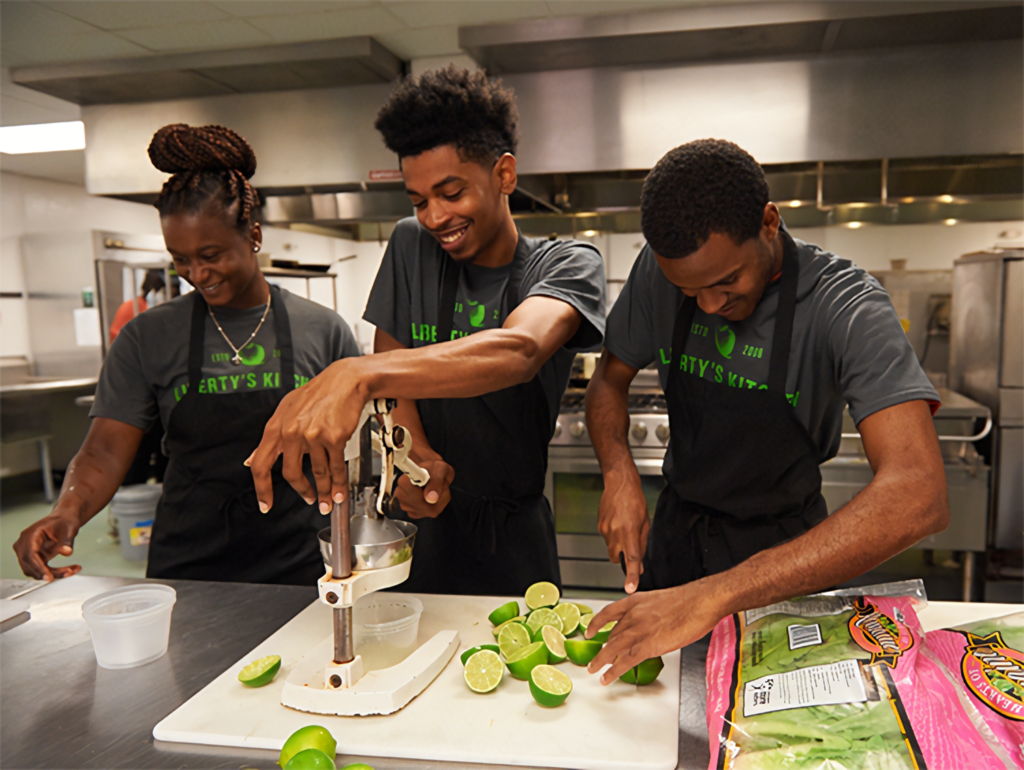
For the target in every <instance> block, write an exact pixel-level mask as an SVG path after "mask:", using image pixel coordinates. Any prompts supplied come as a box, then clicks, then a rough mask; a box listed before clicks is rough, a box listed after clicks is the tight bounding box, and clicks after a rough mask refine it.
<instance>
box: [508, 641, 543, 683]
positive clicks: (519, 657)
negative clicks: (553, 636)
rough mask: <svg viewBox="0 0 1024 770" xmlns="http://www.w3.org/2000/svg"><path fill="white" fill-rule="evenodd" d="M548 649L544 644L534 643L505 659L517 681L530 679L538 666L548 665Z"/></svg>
mask: <svg viewBox="0 0 1024 770" xmlns="http://www.w3.org/2000/svg"><path fill="white" fill-rule="evenodd" d="M547 662H548V648H547V647H545V646H544V642H532V643H530V644H528V645H527V646H526V647H523V648H522V649H521V650H516V651H515V652H514V653H512V655H511V656H510V657H506V658H505V665H506V666H508V671H509V673H510V674H512V676H514V677H515V678H516V679H529V678H530V672H531V671H533V669H535V668H536V667H537V666H543V665H547Z"/></svg>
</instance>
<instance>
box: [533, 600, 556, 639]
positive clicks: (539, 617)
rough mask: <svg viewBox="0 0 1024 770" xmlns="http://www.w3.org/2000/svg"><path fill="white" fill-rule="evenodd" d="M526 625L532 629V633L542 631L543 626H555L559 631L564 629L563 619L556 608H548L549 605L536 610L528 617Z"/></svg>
mask: <svg viewBox="0 0 1024 770" xmlns="http://www.w3.org/2000/svg"><path fill="white" fill-rule="evenodd" d="M526 626H527V628H529V629H530V635H531V636H533V635H535V634H538V633H540V629H541V627H542V626H554V627H555V628H557V629H558V630H559V631H561V630H562V621H561V620H560V619H559V617H558V615H556V614H555V611H554V610H551V609H548V608H547V607H541V608H540V609H539V610H534V611H533V612H531V613H530V614H529V615H528V616H527V618H526Z"/></svg>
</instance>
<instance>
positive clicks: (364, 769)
mask: <svg viewBox="0 0 1024 770" xmlns="http://www.w3.org/2000/svg"><path fill="white" fill-rule="evenodd" d="M338 770H373V768H372V767H370V766H369V765H368V764H366V763H365V762H353V763H352V764H351V765H345V766H344V767H342V768H339V769H338Z"/></svg>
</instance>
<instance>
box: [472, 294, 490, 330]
mask: <svg viewBox="0 0 1024 770" xmlns="http://www.w3.org/2000/svg"><path fill="white" fill-rule="evenodd" d="M469 306H470V307H471V308H473V312H471V313H470V314H469V325H470V326H472V327H474V328H479V327H481V326H483V325H484V315H485V314H486V313H487V308H486V307H485V306H484V305H481V304H479V303H478V302H473V301H472V300H470V301H469Z"/></svg>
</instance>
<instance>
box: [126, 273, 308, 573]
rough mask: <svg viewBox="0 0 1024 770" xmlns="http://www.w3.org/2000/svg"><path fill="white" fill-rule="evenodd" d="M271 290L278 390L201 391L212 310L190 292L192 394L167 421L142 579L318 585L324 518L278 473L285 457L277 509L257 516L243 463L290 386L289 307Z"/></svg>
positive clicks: (274, 473)
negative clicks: (163, 466) (159, 492)
mask: <svg viewBox="0 0 1024 770" xmlns="http://www.w3.org/2000/svg"><path fill="white" fill-rule="evenodd" d="M270 295H271V307H272V308H273V311H274V327H275V329H276V331H277V346H278V348H279V349H280V351H281V374H280V378H281V379H280V382H279V383H278V384H279V387H277V388H272V389H265V390H254V391H249V392H243V393H234V394H230V395H212V394H204V395H200V393H199V383H200V380H201V379H202V365H203V358H204V352H203V341H204V336H205V329H206V318H207V316H208V315H209V312H208V311H207V306H206V301H205V300H204V299H203V298H202V297H200V296H199V292H194V294H193V296H194V297H195V299H194V300H193V305H192V326H191V331H190V336H189V351H188V392H187V393H185V395H184V397H183V398H182V399H181V401H179V402H178V403H177V404H176V405H175V406H174V409H172V410H171V416H170V419H169V420H168V421H167V437H166V439H165V445H166V447H167V454H168V455H169V458H170V459H169V461H168V464H167V472H166V473H165V475H164V493H163V497H161V498H160V503H159V504H158V506H157V513H156V518H155V520H154V522H153V533H152V539H151V541H150V544H149V565H148V566H147V568H146V577H151V578H162V579H185V580H219V581H226V582H235V583H285V584H293V585H315V584H316V581H317V578H319V577H320V576H321V575H323V574H324V563H323V560H322V558H321V556H320V551H319V545H318V543H317V539H316V534H317V531H318V530H319V529H321V528H322V527H324V526H326V519H324V517H322V516H321V515H320V513H319V511H318V510H317V508H316V506H315V505H307V504H306V502H305V501H304V500H303V499H302V498H301V497H299V495H298V493H297V492H295V490H293V489H292V488H291V486H290V485H289V484H288V483H287V482H286V481H285V480H284V478H283V477H282V476H281V459H280V458H278V461H277V463H276V464H275V465H274V467H273V470H272V477H273V483H274V505H273V507H272V508H271V509H270V511H269V512H268V513H266V514H262V513H260V510H259V505H258V503H257V501H256V490H255V487H254V486H253V481H252V473H251V472H250V470H249V469H248V468H246V467H245V466H244V465H242V462H243V461H244V460H245V458H246V457H248V456H249V454H250V453H251V452H252V451H253V449H255V448H256V447H257V446H258V445H259V443H260V440H261V439H262V437H263V429H264V427H265V426H266V424H267V421H268V420H269V419H270V418H271V416H272V415H273V414H274V410H275V409H277V405H278V403H279V402H280V401H281V399H282V398H283V397H284V395H285V394H286V393H288V392H290V391H291V390H292V389H293V388H294V387H295V357H294V351H293V350H292V337H291V329H290V326H289V323H288V312H287V310H285V307H284V301H283V300H282V298H281V292H280V291H279V290H278V288H277V287H276V286H271V287H270ZM306 463H307V464H308V458H307V460H306ZM307 475H308V473H307Z"/></svg>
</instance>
